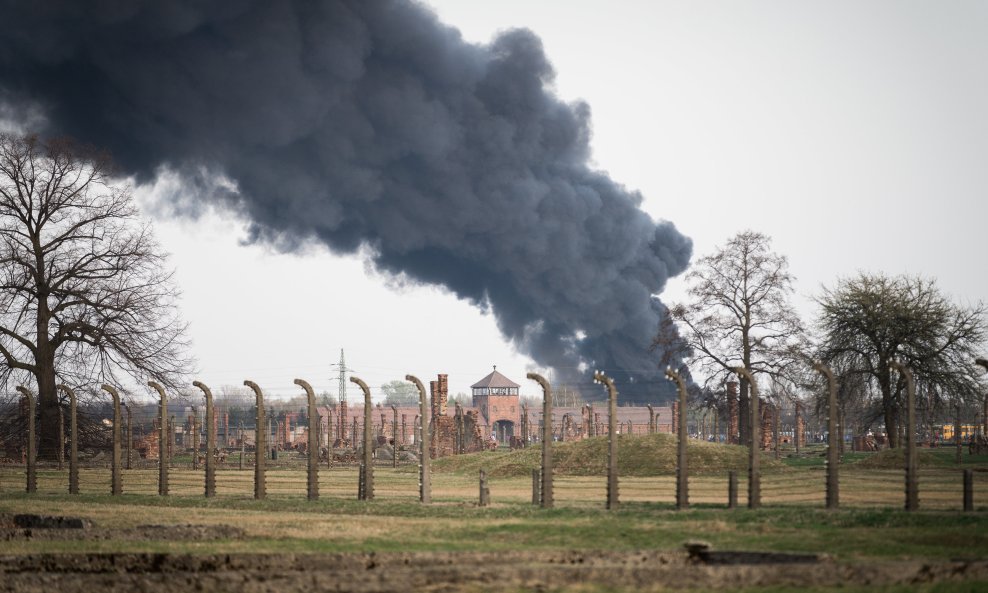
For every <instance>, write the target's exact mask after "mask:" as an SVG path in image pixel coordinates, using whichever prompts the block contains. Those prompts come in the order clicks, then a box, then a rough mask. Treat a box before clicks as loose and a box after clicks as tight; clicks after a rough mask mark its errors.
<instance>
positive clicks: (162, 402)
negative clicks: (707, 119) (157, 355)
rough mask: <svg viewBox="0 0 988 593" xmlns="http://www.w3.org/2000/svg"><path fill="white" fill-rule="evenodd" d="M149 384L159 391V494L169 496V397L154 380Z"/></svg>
mask: <svg viewBox="0 0 988 593" xmlns="http://www.w3.org/2000/svg"><path fill="white" fill-rule="evenodd" d="M148 386H149V387H151V388H152V389H154V390H155V391H157V392H158V415H159V416H160V419H159V420H158V496H168V397H167V396H166V395H165V388H164V387H162V386H161V385H158V384H157V383H155V382H154V381H148Z"/></svg>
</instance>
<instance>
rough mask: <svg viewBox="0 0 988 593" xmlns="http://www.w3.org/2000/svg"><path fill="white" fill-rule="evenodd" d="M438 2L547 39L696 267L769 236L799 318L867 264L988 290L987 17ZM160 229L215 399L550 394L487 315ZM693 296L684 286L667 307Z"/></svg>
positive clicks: (202, 225)
mask: <svg viewBox="0 0 988 593" xmlns="http://www.w3.org/2000/svg"><path fill="white" fill-rule="evenodd" d="M428 4H429V5H431V6H433V7H435V10H436V11H437V13H438V15H439V16H440V18H441V19H442V20H443V21H444V22H447V23H449V24H451V25H454V26H456V27H458V28H459V29H460V30H461V31H462V33H463V35H464V37H465V38H466V39H467V40H470V41H473V42H477V43H485V42H488V41H490V40H491V38H492V36H493V35H495V34H496V33H497V32H498V31H501V30H504V29H509V28H513V27H527V28H530V29H532V30H533V31H535V32H536V33H537V34H538V35H539V36H540V37H541V38H542V40H543V42H544V44H545V48H546V52H547V54H548V56H549V58H550V59H551V60H552V62H553V64H554V66H555V69H556V72H557V78H556V83H555V85H556V92H557V93H558V94H559V96H561V97H562V98H564V99H566V100H576V99H582V100H585V101H586V102H587V103H588V104H589V105H590V107H591V109H592V112H593V133H594V136H593V141H592V145H593V150H594V163H595V166H596V167H597V168H599V169H601V170H604V171H607V172H608V173H609V174H610V175H611V177H612V178H613V179H615V180H616V181H618V182H620V183H623V184H625V185H626V186H628V187H629V188H631V189H637V190H640V191H641V193H642V194H643V196H644V203H643V205H642V207H643V209H645V210H646V211H647V212H648V213H649V214H650V215H651V216H652V217H653V218H655V219H657V220H658V219H666V220H670V221H673V222H674V223H675V224H676V225H677V227H678V228H679V229H680V230H681V231H682V232H683V233H685V234H686V235H687V236H689V237H691V238H692V239H693V241H694V257H696V256H697V255H703V254H707V253H709V252H711V250H713V249H714V248H715V246H717V245H718V244H722V243H724V242H725V240H726V239H727V238H728V237H729V236H731V235H732V234H734V233H736V232H737V231H739V230H742V229H746V228H750V229H754V230H757V231H761V232H764V233H767V234H768V235H770V236H771V237H772V238H773V241H774V247H775V249H776V250H777V251H778V252H780V253H782V254H785V255H787V256H788V257H789V260H790V263H791V268H792V271H793V273H794V274H795V276H796V277H797V284H796V289H797V291H798V293H799V294H798V296H797V299H796V306H797V307H798V309H799V310H800V312H801V313H803V314H804V315H805V316H806V317H808V318H811V317H812V315H813V314H814V309H813V306H812V297H813V296H814V295H815V294H817V293H818V292H819V289H820V286H821V285H827V286H829V285H832V284H833V283H834V282H835V280H836V279H837V278H839V277H841V276H848V275H851V274H854V273H855V272H856V271H858V270H863V271H871V272H877V271H882V272H886V273H889V274H900V273H909V274H921V275H924V276H928V277H934V278H936V279H937V280H938V282H939V284H940V286H941V288H943V289H944V290H945V291H946V292H947V293H949V294H951V295H952V296H953V297H954V298H955V299H956V300H958V301H959V302H962V303H971V302H975V301H978V300H983V299H985V298H986V296H988V279H986V274H985V266H984V265H983V262H984V252H985V244H986V242H985V240H984V232H983V225H984V224H985V220H986V214H988V207H986V206H985V202H986V200H985V198H986V196H985V188H986V187H988V166H986V164H988V163H986V157H988V115H986V109H988V68H986V67H985V64H986V63H988V3H985V2H973V1H972V2H903V1H895V2H857V1H854V2H850V1H849V2H791V1H785V2H740V1H730V2H695V1H689V2H659V1H653V0H649V1H619V0H609V1H607V2H604V1H591V0H583V1H573V0H570V1H567V2H565V3H561V2H555V1H548V0H543V1H533V0H525V1H522V0H497V1H491V0H445V1H435V0H433V1H430V2H428ZM159 189H160V187H159ZM151 191H153V189H152V188H142V189H141V193H142V194H146V193H149V192H151ZM149 214H150V215H151V216H153V217H154V218H155V228H156V232H157V235H158V237H159V239H160V240H161V242H162V244H163V245H164V247H165V248H166V249H167V250H169V251H170V252H171V253H172V254H173V258H172V264H173V265H174V266H175V268H176V270H177V281H178V283H179V285H180V286H181V287H182V290H183V292H184V299H183V301H182V308H183V311H184V315H185V317H186V319H187V320H188V321H189V322H190V323H191V336H192V339H193V341H194V352H195V355H196V356H197V357H198V359H199V361H200V368H201V372H200V373H199V375H198V376H199V378H200V379H201V380H202V381H204V382H206V383H207V384H209V385H211V386H213V387H214V389H216V388H218V387H220V386H221V385H225V384H231V385H239V384H241V383H242V382H243V380H244V379H252V380H254V381H257V382H258V383H259V384H260V385H261V386H262V387H264V388H265V390H266V392H268V393H278V394H296V393H301V391H300V390H299V389H298V388H297V387H295V386H293V385H292V379H294V378H296V377H299V378H303V379H306V380H308V381H310V382H311V383H312V384H313V385H314V386H315V387H316V389H317V390H328V391H330V392H331V393H334V394H335V393H336V382H335V369H334V368H333V367H331V366H330V365H331V364H333V363H335V362H337V359H338V358H339V353H340V349H341V348H344V349H345V350H346V356H347V364H348V365H349V366H350V367H352V368H353V369H355V374H356V375H358V376H360V377H362V378H363V379H364V380H365V381H366V382H367V383H368V384H370V385H371V386H372V387H373V388H374V390H375V395H377V392H378V389H377V388H378V387H379V386H380V385H381V384H382V383H384V382H387V381H390V380H393V379H400V378H402V377H404V375H405V374H406V373H413V374H417V375H418V376H419V377H420V378H421V379H422V380H423V381H428V380H430V379H434V378H435V375H436V373H448V374H449V376H450V391H451V393H456V392H460V391H463V392H468V391H469V389H468V388H469V385H470V384H471V383H473V382H474V381H476V380H478V379H480V378H481V377H483V376H484V375H486V374H487V373H488V372H489V371H490V369H491V365H494V364H496V365H498V370H500V371H502V372H504V374H506V375H507V376H508V377H510V378H512V379H514V380H515V381H517V382H519V383H521V384H522V386H523V391H522V392H523V393H532V394H534V393H536V392H537V389H536V387H535V385H534V383H532V382H530V381H527V380H525V378H524V375H525V372H526V371H527V370H530V369H532V368H533V367H532V363H531V361H530V360H529V359H527V358H526V357H524V356H520V355H518V354H516V353H515V352H514V351H513V349H512V348H511V346H510V345H508V344H507V343H505V341H504V340H503V339H502V338H501V336H500V335H499V333H498V331H497V329H496V327H495V325H494V322H493V319H492V318H491V317H490V316H489V315H487V314H485V313H484V312H482V311H480V310H478V309H476V308H474V307H471V306H470V305H468V304H466V303H464V302H460V301H457V300H456V299H455V298H454V297H452V296H450V295H449V294H445V293H443V292H442V291H440V290H439V289H435V288H429V287H417V288H408V287H403V288H400V287H395V286H391V285H389V283H388V282H387V280H386V279H384V278H382V277H380V276H376V275H374V274H373V273H371V272H368V270H367V269H366V266H365V265H364V263H363V262H362V261H361V259H360V258H357V257H345V258H338V257H334V256H333V255H331V254H328V253H326V252H325V250H323V249H322V248H319V247H315V246H314V247H313V248H312V250H311V252H310V253H308V254H306V255H302V256H299V255H294V254H293V255H283V254H277V253H273V252H271V251H270V249H268V248H265V247H263V246H257V245H250V246H247V245H243V244H241V239H242V238H243V236H244V233H243V222H242V221H237V220H235V219H232V218H231V217H230V216H229V215H228V214H224V213H213V214H211V215H209V216H206V217H204V218H203V219H201V220H200V221H199V223H198V224H190V223H189V222H188V221H187V220H172V219H169V218H168V217H165V216H162V215H161V214H159V213H156V212H153V211H150V210H149ZM979 254H980V257H979ZM682 291H683V288H682V283H681V282H680V281H678V280H674V281H673V282H672V284H671V286H670V288H669V289H668V290H667V291H666V292H665V293H664V295H663V297H662V298H663V300H665V301H666V302H670V301H675V300H678V299H681V298H682V296H683V292H682ZM357 395H358V394H357V393H356V390H355V389H354V388H353V386H351V387H350V389H349V397H350V398H351V400H352V399H354V398H355V397H357Z"/></svg>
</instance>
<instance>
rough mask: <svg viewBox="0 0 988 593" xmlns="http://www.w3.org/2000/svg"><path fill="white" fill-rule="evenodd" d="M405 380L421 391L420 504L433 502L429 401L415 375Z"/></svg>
mask: <svg viewBox="0 0 988 593" xmlns="http://www.w3.org/2000/svg"><path fill="white" fill-rule="evenodd" d="M405 380H406V381H409V382H411V383H414V384H415V388H416V389H418V390H419V435H418V445H419V502H421V503H422V504H429V503H430V502H432V481H431V479H430V476H429V456H430V455H431V454H432V452H431V450H430V449H431V447H430V443H431V439H430V438H429V400H428V397H427V396H426V393H425V386H424V385H422V381H420V380H419V378H418V377H416V376H414V375H405Z"/></svg>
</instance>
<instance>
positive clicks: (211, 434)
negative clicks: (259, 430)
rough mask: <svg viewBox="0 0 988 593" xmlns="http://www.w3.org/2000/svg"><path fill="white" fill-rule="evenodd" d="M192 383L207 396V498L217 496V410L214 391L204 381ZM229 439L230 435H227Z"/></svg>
mask: <svg viewBox="0 0 988 593" xmlns="http://www.w3.org/2000/svg"><path fill="white" fill-rule="evenodd" d="M192 385H193V386H195V387H198V388H199V389H200V390H202V394H203V396H205V398H206V484H205V494H206V498H212V497H214V496H216V460H215V459H214V457H213V451H215V450H216V426H215V424H214V423H215V419H216V410H215V408H213V392H212V391H210V390H209V387H206V385H205V384H204V383H201V382H199V381H193V382H192ZM226 438H227V439H229V438H230V435H226Z"/></svg>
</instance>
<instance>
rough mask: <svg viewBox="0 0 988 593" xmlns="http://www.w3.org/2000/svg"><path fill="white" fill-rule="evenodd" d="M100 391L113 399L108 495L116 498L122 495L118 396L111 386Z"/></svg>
mask: <svg viewBox="0 0 988 593" xmlns="http://www.w3.org/2000/svg"><path fill="white" fill-rule="evenodd" d="M102 389H103V391H105V392H107V393H109V394H110V397H112V398H113V457H112V461H111V465H110V467H111V469H110V475H111V476H112V477H111V481H110V494H112V495H113V496H116V495H118V494H122V493H123V482H122V481H121V477H120V441H121V440H123V439H122V435H121V430H120V424H121V422H120V394H119V393H117V390H116V388H114V387H113V386H111V385H105V384H104V385H103V387H102Z"/></svg>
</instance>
